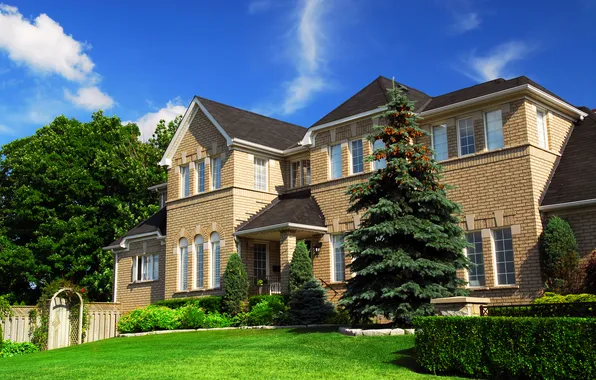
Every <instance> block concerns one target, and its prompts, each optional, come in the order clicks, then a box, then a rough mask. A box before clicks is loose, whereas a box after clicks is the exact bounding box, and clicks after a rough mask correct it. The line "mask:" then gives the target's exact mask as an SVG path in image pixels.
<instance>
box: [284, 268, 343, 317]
mask: <svg viewBox="0 0 596 380" xmlns="http://www.w3.org/2000/svg"><path fill="white" fill-rule="evenodd" d="M288 306H289V307H290V310H289V312H288V322H289V323H291V324H300V325H310V324H317V323H325V322H326V321H327V319H328V318H329V316H330V315H332V314H333V312H334V309H333V305H331V303H329V301H327V292H326V291H325V289H323V287H322V286H321V284H320V283H319V282H318V281H316V280H314V279H313V280H311V281H308V282H307V283H305V284H303V285H302V286H301V287H300V288H298V289H297V290H295V291H294V292H292V295H291V296H290V302H289V304H288Z"/></svg>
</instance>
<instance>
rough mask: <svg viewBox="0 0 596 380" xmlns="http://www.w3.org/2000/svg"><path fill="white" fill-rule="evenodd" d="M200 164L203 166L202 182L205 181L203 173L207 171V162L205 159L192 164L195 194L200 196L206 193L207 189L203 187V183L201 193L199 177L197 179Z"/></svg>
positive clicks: (205, 177) (205, 174)
mask: <svg viewBox="0 0 596 380" xmlns="http://www.w3.org/2000/svg"><path fill="white" fill-rule="evenodd" d="M201 163H202V164H203V179H204V180H206V179H207V173H205V172H206V170H207V162H206V160H205V159H200V160H198V161H197V162H196V163H195V164H194V167H195V181H194V182H195V194H202V193H204V192H206V191H207V187H206V186H205V183H204V181H203V189H204V190H203V191H201V186H200V177H199V165H200V164H201Z"/></svg>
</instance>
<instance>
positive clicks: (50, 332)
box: [48, 288, 83, 350]
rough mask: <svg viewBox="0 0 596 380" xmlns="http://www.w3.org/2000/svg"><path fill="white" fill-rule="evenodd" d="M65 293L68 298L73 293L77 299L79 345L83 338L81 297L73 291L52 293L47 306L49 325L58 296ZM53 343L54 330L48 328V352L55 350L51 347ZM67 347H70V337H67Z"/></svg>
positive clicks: (70, 289) (53, 315) (66, 289)
mask: <svg viewBox="0 0 596 380" xmlns="http://www.w3.org/2000/svg"><path fill="white" fill-rule="evenodd" d="M65 292H66V293H69V295H70V296H72V294H73V293H74V294H76V295H77V296H78V298H79V320H78V322H79V323H78V332H77V344H81V342H82V338H83V297H82V296H81V294H80V293H79V292H77V291H76V290H75V289H73V288H61V289H60V290H58V291H57V292H56V293H54V295H53V296H52V298H51V300H50V305H49V307H50V316H49V323H50V325H51V324H52V323H53V322H52V321H54V318H55V307H54V306H55V305H56V299H57V298H58V295H60V294H62V293H65ZM69 323H70V322H69ZM69 335H70V334H69ZM53 342H54V329H53V328H52V327H51V326H50V327H49V328H48V349H49V350H51V349H53V348H56V347H54V346H53ZM69 345H70V336H69Z"/></svg>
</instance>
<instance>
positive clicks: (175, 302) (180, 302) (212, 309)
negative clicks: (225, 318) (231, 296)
mask: <svg viewBox="0 0 596 380" xmlns="http://www.w3.org/2000/svg"><path fill="white" fill-rule="evenodd" d="M221 302H222V301H221V297H218V296H207V297H185V298H172V299H167V300H162V301H157V302H155V303H153V304H152V305H153V306H165V307H167V308H169V309H178V308H181V307H183V306H186V305H194V306H196V307H200V308H202V309H203V310H205V312H207V313H221Z"/></svg>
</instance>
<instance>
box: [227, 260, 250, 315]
mask: <svg viewBox="0 0 596 380" xmlns="http://www.w3.org/2000/svg"><path fill="white" fill-rule="evenodd" d="M249 286H250V283H249V282H248V275H247V274H246V268H245V267H244V264H243V263H242V259H240V255H238V254H237V253H233V254H232V255H231V256H230V258H229V259H228V265H227V266H226V271H225V272H224V290H225V294H224V296H223V307H224V310H225V311H226V312H228V313H230V314H232V315H235V314H238V313H240V312H242V311H243V310H244V309H245V304H246V300H247V298H248V288H249Z"/></svg>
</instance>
